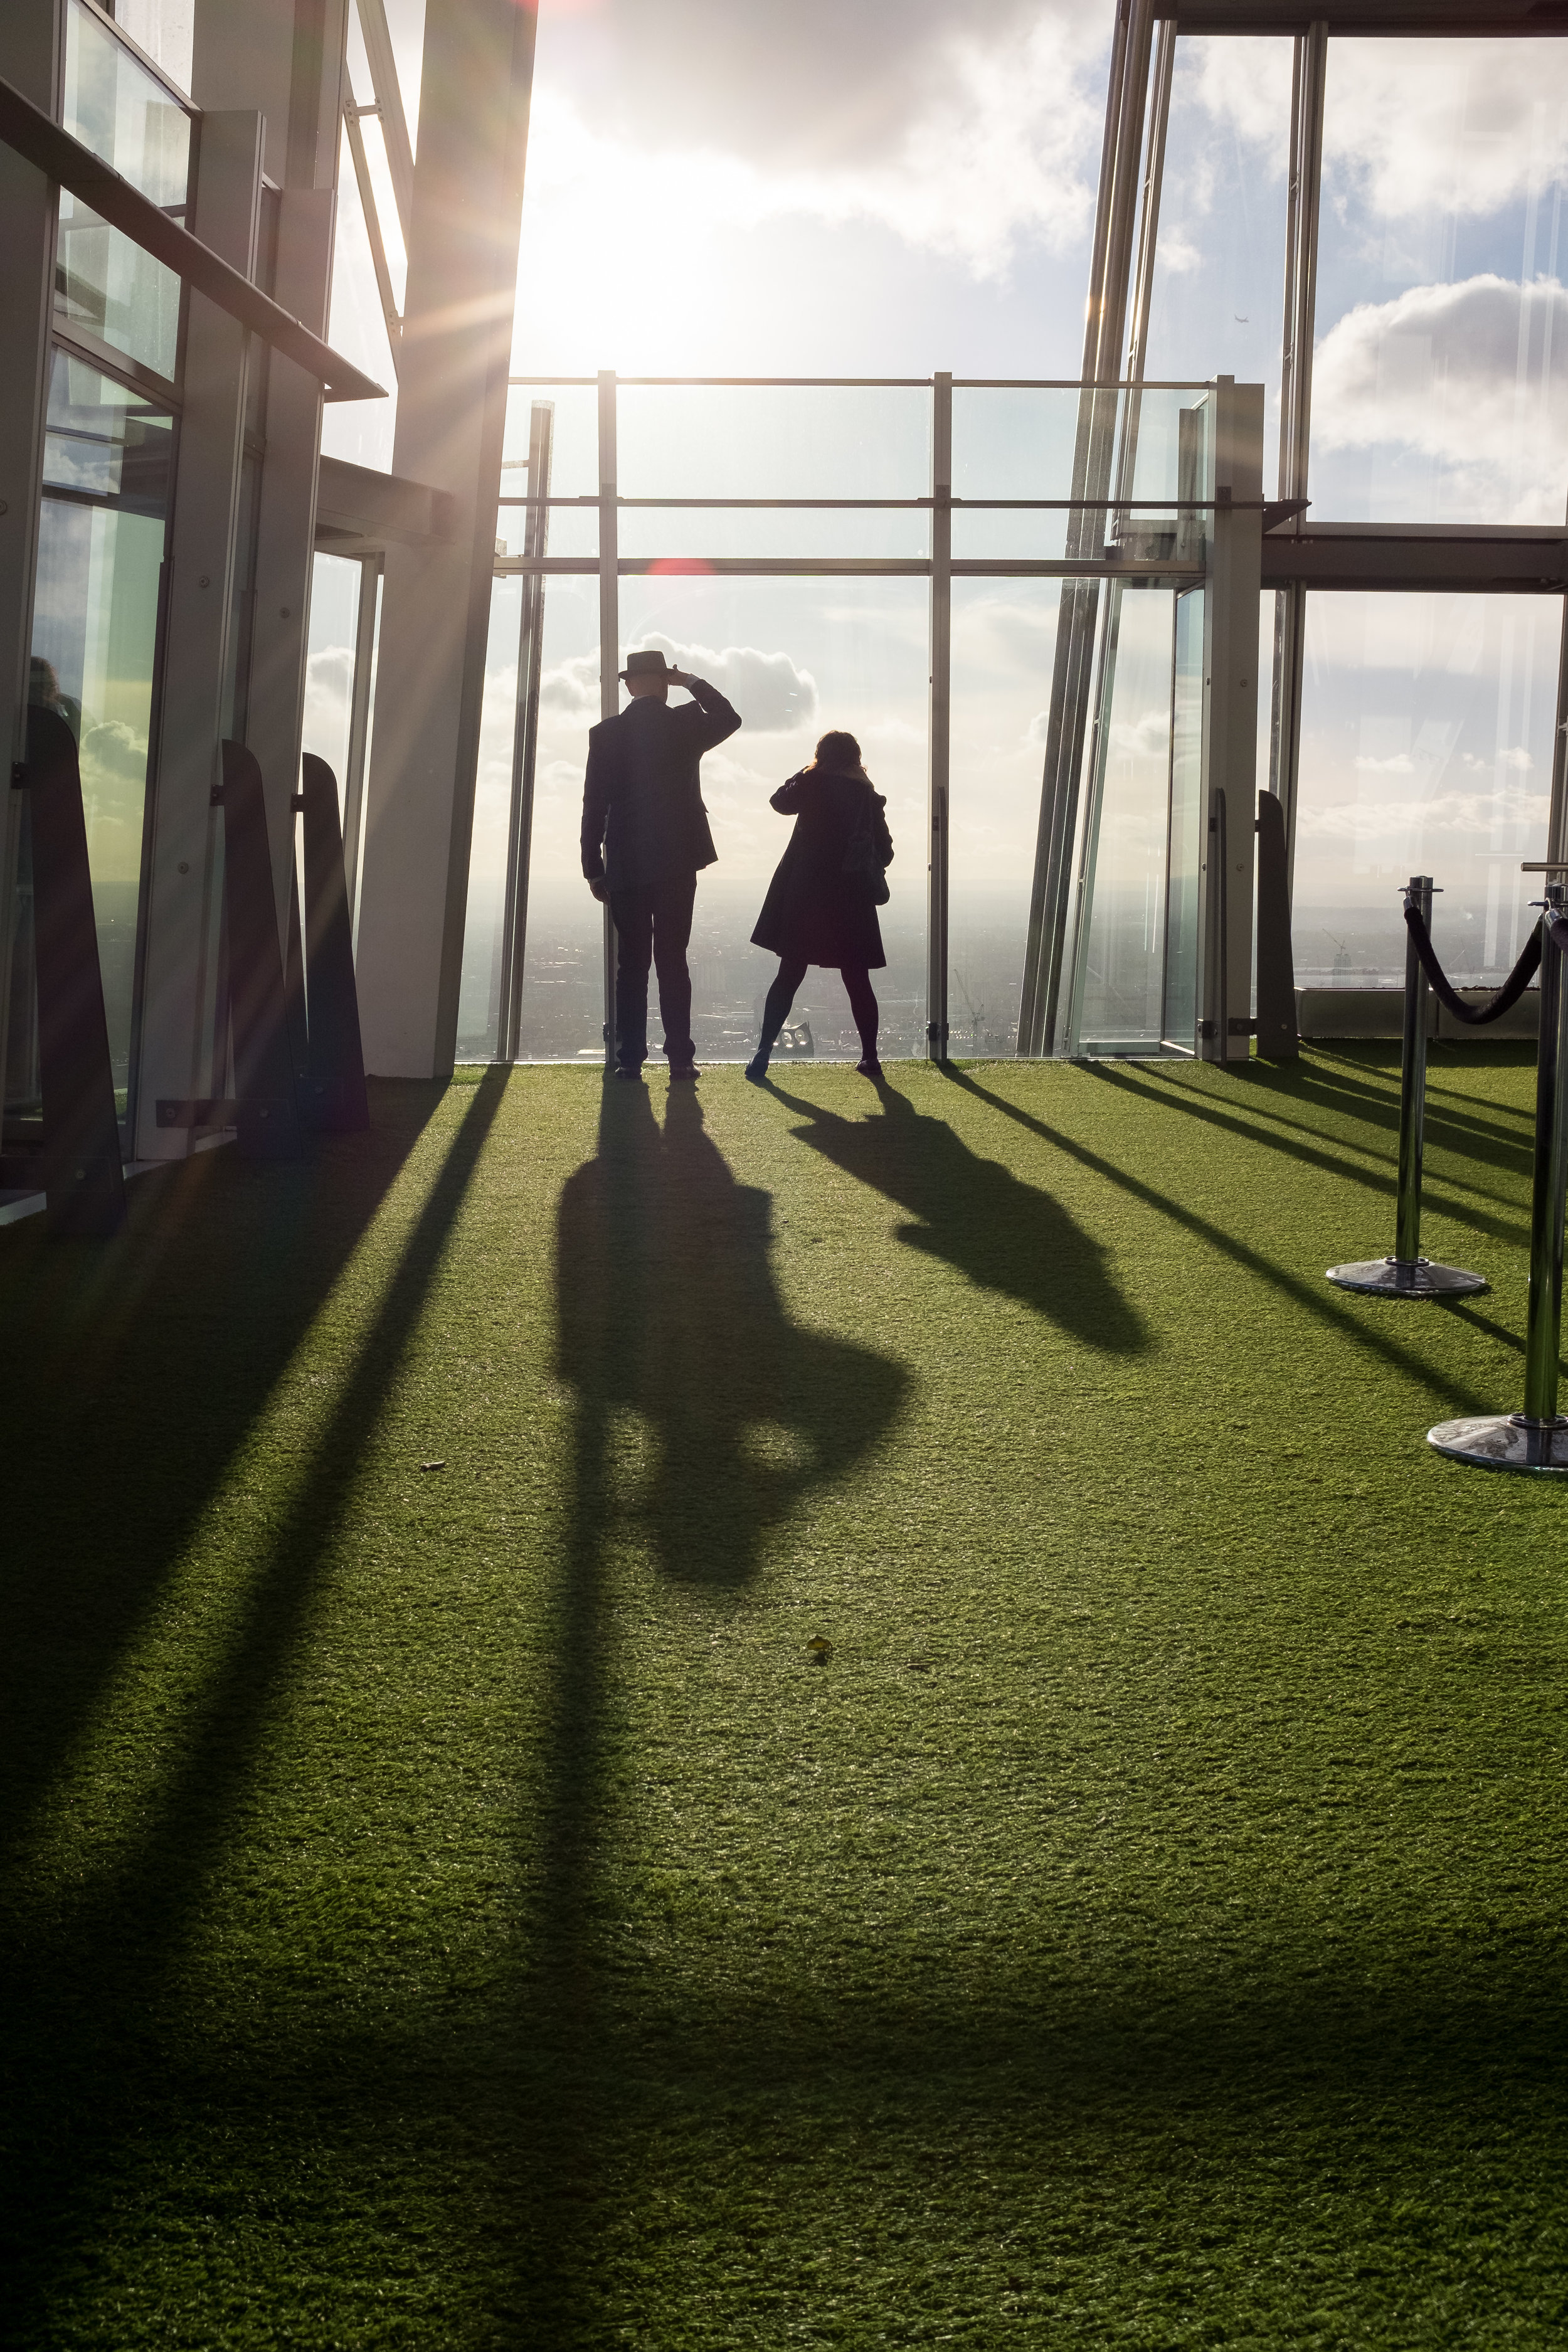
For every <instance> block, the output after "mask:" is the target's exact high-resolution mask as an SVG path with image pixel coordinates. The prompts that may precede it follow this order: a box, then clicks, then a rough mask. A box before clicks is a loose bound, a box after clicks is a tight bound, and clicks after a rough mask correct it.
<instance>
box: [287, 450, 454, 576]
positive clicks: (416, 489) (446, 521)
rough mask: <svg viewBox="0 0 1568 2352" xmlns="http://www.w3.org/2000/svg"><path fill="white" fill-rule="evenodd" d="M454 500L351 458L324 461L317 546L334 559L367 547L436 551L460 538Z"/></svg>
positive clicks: (445, 492) (319, 482)
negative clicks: (350, 543)
mask: <svg viewBox="0 0 1568 2352" xmlns="http://www.w3.org/2000/svg"><path fill="white" fill-rule="evenodd" d="M454 517H455V509H454V504H453V499H452V494H451V492H450V491H449V490H438V489H437V488H434V487H433V485H432V484H430V483H429V482H409V481H405V479H404V478H403V477H402V476H401V475H400V474H383V473H379V472H377V470H376V468H375V467H374V466H353V465H351V464H350V463H349V461H348V459H347V458H346V457H322V458H321V461H320V465H319V467H318V470H317V476H316V542H317V545H318V546H320V547H321V548H322V549H323V550H325V551H327V552H330V553H331V554H333V555H345V554H351V553H353V551H354V550H353V548H351V547H349V546H346V545H344V544H342V542H343V541H360V542H363V544H364V545H365V546H366V547H384V546H385V545H386V543H387V542H388V541H394V542H395V544H396V545H398V546H399V547H432V546H434V545H436V544H437V542H438V541H440V542H450V541H453V540H455V539H456V537H457V523H456V520H455V519H454Z"/></svg>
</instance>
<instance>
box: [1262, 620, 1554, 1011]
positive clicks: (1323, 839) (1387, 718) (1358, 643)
mask: <svg viewBox="0 0 1568 2352" xmlns="http://www.w3.org/2000/svg"><path fill="white" fill-rule="evenodd" d="M1561 625H1562V607H1561V604H1560V602H1559V600H1558V599H1557V598H1555V597H1544V596H1542V597H1535V596H1495V595H1486V596H1455V595H1394V594H1380V595H1365V594H1350V593H1329V592H1327V591H1323V590H1315V591H1314V592H1313V593H1312V594H1311V595H1310V596H1309V598H1308V600H1307V662H1306V673H1305V678H1304V681H1303V690H1302V710H1301V768H1300V785H1299V801H1298V816H1297V825H1296V871H1295V892H1294V919H1293V927H1292V928H1293V935H1294V948H1295V960H1296V979H1297V982H1298V983H1299V984H1300V985H1301V986H1304V987H1316V988H1322V987H1336V988H1338V987H1343V988H1357V987H1361V988H1370V987H1395V986H1398V985H1399V984H1400V983H1401V982H1402V980H1403V977H1404V971H1405V926H1404V924H1403V922H1402V920H1401V919H1400V897H1399V893H1400V888H1401V886H1402V885H1403V884H1404V883H1405V881H1406V880H1407V879H1408V878H1409V877H1410V876H1411V875H1412V874H1415V873H1425V874H1430V875H1432V876H1433V877H1434V879H1435V880H1436V884H1437V886H1438V888H1439V890H1440V891H1441V893H1442V895H1441V896H1440V897H1439V898H1437V899H1436V904H1435V912H1434V916H1433V925H1432V929H1433V938H1434V940H1435V942H1436V948H1437V952H1438V954H1439V955H1440V956H1441V958H1442V960H1443V962H1444V965H1445V967H1446V968H1447V971H1449V972H1450V973H1451V974H1452V975H1453V976H1454V977H1455V978H1456V979H1457V980H1462V981H1464V982H1496V981H1499V980H1500V979H1501V978H1502V977H1503V976H1504V974H1505V973H1506V972H1507V971H1508V970H1509V968H1510V965H1511V964H1512V963H1513V961H1514V959H1515V957H1516V956H1517V955H1518V953H1519V950H1520V948H1521V946H1522V944H1523V941H1524V938H1525V933H1526V930H1527V929H1528V927H1529V925H1530V923H1531V920H1532V917H1531V912H1530V907H1529V901H1530V900H1531V898H1539V896H1540V886H1539V877H1535V876H1532V875H1528V874H1521V872H1520V870H1519V869H1520V865H1521V861H1522V860H1523V859H1526V858H1531V857H1535V858H1539V857H1542V856H1544V855H1545V846H1544V845H1545V839H1546V818H1547V812H1548V806H1549V803H1550V799H1551V785H1552V726H1553V723H1554V720H1555V717H1556V689H1557V655H1558V637H1559V632H1560V629H1561Z"/></svg>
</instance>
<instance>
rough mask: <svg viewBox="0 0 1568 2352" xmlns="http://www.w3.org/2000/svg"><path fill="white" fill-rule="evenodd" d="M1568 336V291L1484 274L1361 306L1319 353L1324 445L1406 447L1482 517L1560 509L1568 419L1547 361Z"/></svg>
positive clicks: (1319, 429) (1315, 420)
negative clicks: (1448, 478) (1449, 478)
mask: <svg viewBox="0 0 1568 2352" xmlns="http://www.w3.org/2000/svg"><path fill="white" fill-rule="evenodd" d="M1564 339H1568V289H1565V288H1564V287H1563V286H1562V285H1560V284H1559V282H1558V280H1557V279H1556V278H1536V279H1534V280H1533V281H1532V283H1531V284H1530V285H1528V286H1519V285H1515V284H1512V283H1510V280H1509V279H1508V278H1499V277H1496V276H1495V275H1493V274H1492V273H1490V272H1483V273H1481V274H1480V275H1479V276H1478V277H1475V278H1463V279H1461V280H1460V281H1459V282H1458V283H1457V284H1453V285H1436V286H1413V287H1411V288H1409V289H1407V290H1406V291H1405V293H1403V294H1400V295H1398V296H1396V297H1395V298H1394V300H1393V301H1390V302H1360V303H1357V305H1356V306H1355V308H1354V309H1353V310H1348V311H1347V312H1346V313H1345V315H1344V317H1343V318H1342V319H1340V320H1337V321H1336V322H1335V324H1334V325H1333V326H1332V327H1331V328H1330V330H1329V331H1328V333H1327V334H1326V335H1325V336H1324V337H1323V339H1322V341H1321V343H1320V344H1319V346H1318V351H1317V355H1316V358H1315V360H1314V362H1313V375H1312V437H1313V441H1314V444H1315V445H1316V446H1319V447H1321V448H1331V449H1332V448H1341V449H1343V448H1366V447H1369V446H1372V445H1373V444H1374V443H1379V442H1384V443H1388V442H1394V443H1402V444H1404V446H1405V447H1407V448H1411V449H1415V450H1418V451H1421V452H1422V453H1424V454H1425V455H1426V456H1428V457H1436V458H1438V459H1440V460H1443V461H1445V462H1446V463H1447V465H1448V466H1449V467H1452V468H1453V469H1454V471H1455V475H1456V477H1457V479H1456V483H1455V485H1454V488H1455V492H1456V494H1457V495H1458V496H1459V497H1464V496H1466V495H1467V494H1468V496H1469V497H1471V498H1472V499H1473V500H1474V502H1475V503H1476V504H1477V506H1478V508H1479V509H1480V510H1482V511H1489V512H1490V513H1492V514H1494V515H1495V514H1498V513H1500V511H1501V512H1502V513H1503V514H1504V515H1506V514H1508V513H1510V512H1516V511H1522V512H1526V513H1529V514H1538V513H1539V512H1540V510H1541V509H1542V503H1543V502H1544V503H1545V505H1546V506H1548V507H1550V508H1552V509H1560V508H1561V505H1562V498H1563V488H1562V485H1563V478H1564V474H1565V473H1568V416H1565V415H1564V414H1563V403H1562V401H1561V400H1560V399H1548V398H1547V397H1546V394H1547V393H1548V392H1549V391H1550V390H1551V388H1552V378H1551V374H1550V371H1549V369H1548V368H1547V366H1546V365H1545V355H1546V354H1549V353H1550V352H1552V351H1553V350H1554V349H1559V348H1568V341H1565V340H1564Z"/></svg>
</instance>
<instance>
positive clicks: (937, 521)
mask: <svg viewBox="0 0 1568 2352" xmlns="http://www.w3.org/2000/svg"><path fill="white" fill-rule="evenodd" d="M951 768H952V374H951V373H938V374H937V375H935V376H933V377H932V379H931V868H930V889H929V895H928V903H927V914H926V1040H927V1051H928V1054H929V1056H930V1058H931V1060H932V1061H933V1062H945V1061H946V1059H947V955H948V919H947V908H948V882H949V868H948V837H949V828H948V787H949V782H950V776H951Z"/></svg>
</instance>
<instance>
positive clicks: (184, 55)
mask: <svg viewBox="0 0 1568 2352" xmlns="http://www.w3.org/2000/svg"><path fill="white" fill-rule="evenodd" d="M114 21H115V23H116V24H117V25H122V26H124V27H125V30H126V31H127V32H128V33H129V34H130V36H131V37H132V40H133V41H134V42H135V44H136V46H137V47H138V48H139V49H145V51H146V52H147V55H148V56H149V57H150V58H152V59H153V63H154V64H155V65H159V66H162V68H163V71H164V72H165V73H166V74H167V75H168V77H169V79H170V80H171V81H177V82H178V83H179V85H180V88H181V89H187V90H188V89H189V88H190V86H191V52H192V48H193V47H194V45H195V0H114Z"/></svg>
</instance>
